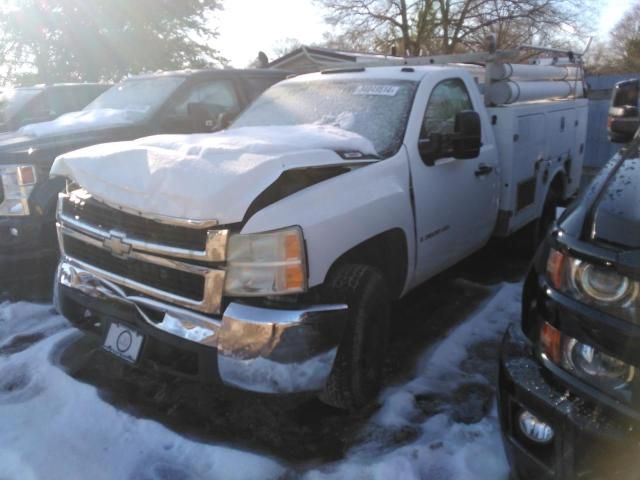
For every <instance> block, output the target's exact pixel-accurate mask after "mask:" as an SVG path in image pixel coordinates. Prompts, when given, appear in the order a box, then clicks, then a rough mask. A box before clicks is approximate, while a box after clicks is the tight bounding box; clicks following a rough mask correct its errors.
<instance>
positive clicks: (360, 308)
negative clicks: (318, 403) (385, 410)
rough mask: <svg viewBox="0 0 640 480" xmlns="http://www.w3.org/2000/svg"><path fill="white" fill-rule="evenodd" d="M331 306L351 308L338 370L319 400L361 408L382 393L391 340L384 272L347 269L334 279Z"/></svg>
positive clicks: (329, 283) (330, 285) (330, 289)
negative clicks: (389, 340)
mask: <svg viewBox="0 0 640 480" xmlns="http://www.w3.org/2000/svg"><path fill="white" fill-rule="evenodd" d="M326 290H327V292H326V296H327V299H328V301H329V302H332V303H334V302H336V303H346V304H347V305H348V306H349V311H348V321H347V325H346V327H345V331H344V335H343V338H342V341H341V343H340V346H339V347H338V353H337V356H336V360H335V362H334V365H333V370H332V372H331V375H330V377H329V380H328V381H327V385H326V387H325V390H324V391H323V392H322V394H321V396H320V399H321V400H322V401H323V402H325V403H327V404H329V405H332V406H334V407H338V408H342V409H357V408H360V407H363V406H364V405H366V404H367V403H369V402H370V401H371V400H373V399H374V398H375V396H376V394H377V393H378V391H379V390H380V386H381V383H382V370H383V366H384V360H385V356H386V355H385V354H386V349H387V344H388V337H389V316H390V296H389V290H388V287H387V285H386V282H385V280H384V277H383V276H382V274H381V273H380V272H379V271H378V270H377V269H375V268H373V267H370V266H367V265H344V266H342V267H339V268H338V269H337V270H336V271H335V272H334V273H333V274H331V275H330V277H329V280H328V281H327V285H326Z"/></svg>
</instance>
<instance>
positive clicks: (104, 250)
mask: <svg viewBox="0 0 640 480" xmlns="http://www.w3.org/2000/svg"><path fill="white" fill-rule="evenodd" d="M137 219H139V222H138V223H136V220H137ZM186 231H188V232H190V233H189V235H187V234H186V233H185V232H186ZM227 236H228V231H227V230H222V229H218V230H211V229H209V230H207V229H202V228H200V229H198V228H194V227H193V226H191V225H189V226H184V225H169V224H165V223H161V222H159V221H155V220H150V219H148V218H143V217H138V216H136V215H133V214H131V213H128V212H122V211H120V210H118V209H115V208H112V207H110V206H108V205H106V204H104V203H101V202H98V201H97V200H95V199H93V198H91V196H90V195H88V194H87V193H86V192H85V191H82V190H80V191H76V192H72V193H71V194H61V195H60V199H59V203H58V237H59V241H60V247H61V250H62V252H63V254H64V255H66V256H67V257H69V258H72V259H74V260H76V261H77V262H80V263H81V264H82V265H83V266H84V267H85V268H87V269H88V270H92V271H93V273H94V274H96V275H98V276H101V277H103V278H105V279H106V280H109V281H111V282H114V283H117V284H120V285H122V286H125V287H128V288H131V289H133V290H135V291H138V292H141V293H143V294H146V295H148V296H151V297H155V298H158V299H161V300H164V301H167V302H171V303H173V304H176V305H180V306H182V307H186V308H191V309H193V310H197V311H200V312H204V313H212V314H215V313H220V304H221V301H222V290H223V287H224V276H225V272H224V270H223V269H221V268H219V267H220V266H221V265H220V264H221V263H222V262H223V261H224V260H225V256H226V241H227ZM196 243H198V245H196ZM185 247H196V248H197V249H191V248H185ZM185 259H186V260H195V261H196V263H193V262H185V261H183V260H185ZM209 264H210V265H211V266H209ZM215 267H218V268H215Z"/></svg>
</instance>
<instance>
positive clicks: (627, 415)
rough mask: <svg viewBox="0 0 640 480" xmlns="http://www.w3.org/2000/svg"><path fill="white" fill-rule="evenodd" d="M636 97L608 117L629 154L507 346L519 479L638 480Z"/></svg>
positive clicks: (556, 235) (547, 255) (608, 173)
mask: <svg viewBox="0 0 640 480" xmlns="http://www.w3.org/2000/svg"><path fill="white" fill-rule="evenodd" d="M638 85H639V82H638V80H631V81H626V82H621V83H620V84H618V85H617V87H616V89H615V91H614V95H613V99H612V103H611V108H610V111H609V135H610V138H611V140H612V141H615V142H619V143H626V142H630V143H628V144H627V145H625V146H624V147H623V148H622V149H621V150H620V152H619V153H618V154H617V155H616V156H615V157H614V158H613V159H612V160H611V161H610V162H609V163H608V164H607V165H606V166H605V167H604V168H603V169H602V171H601V172H600V173H599V174H598V175H597V176H596V178H595V179H594V180H593V182H592V183H591V185H590V186H589V188H587V190H585V192H584V193H583V195H582V197H581V199H580V200H579V201H578V202H576V203H574V204H573V205H572V206H571V207H570V208H568V209H567V210H566V211H565V212H564V213H563V215H562V216H561V217H560V219H559V220H558V222H557V224H556V226H555V228H554V229H553V230H552V231H551V233H550V234H549V235H548V236H547V238H546V240H545V242H544V243H543V244H542V246H541V247H540V249H539V250H538V252H537V255H536V258H535V260H534V262H533V265H532V267H531V270H530V272H529V274H528V276H527V278H526V281H525V286H524V292H523V306H522V323H521V327H519V326H515V325H514V326H512V327H511V328H510V329H509V331H508V332H507V334H506V336H505V338H504V341H503V346H502V351H501V360H500V392H499V398H500V402H499V405H500V419H501V424H502V430H503V436H504V440H505V448H506V452H507V456H508V457H509V460H510V463H511V466H512V468H513V474H514V476H515V477H516V478H519V479H558V480H560V479H563V480H570V479H578V478H580V479H591V478H602V479H605V478H606V479H618V478H624V479H627V478H628V479H637V478H639V474H638V471H639V470H638V460H637V458H638V454H639V453H640V448H639V447H640V443H639V442H640V370H639V368H640V130H638V127H639V125H640V122H639V119H638V99H639V96H638V90H639V89H638ZM634 132H635V135H634Z"/></svg>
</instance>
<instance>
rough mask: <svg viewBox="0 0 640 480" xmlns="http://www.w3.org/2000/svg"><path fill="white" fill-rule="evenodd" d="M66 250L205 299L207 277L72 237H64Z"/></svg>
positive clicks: (177, 292) (113, 269) (102, 266)
mask: <svg viewBox="0 0 640 480" xmlns="http://www.w3.org/2000/svg"><path fill="white" fill-rule="evenodd" d="M64 248H65V253H66V254H67V255H69V256H70V257H72V258H75V259H76V260H80V261H81V262H85V263H88V264H89V265H92V266H94V267H96V268H100V269H101V270H106V271H108V272H111V273H114V274H116V275H120V276H122V277H126V278H129V279H131V280H134V281H136V282H140V283H144V284H145V285H149V286H150V287H153V288H157V289H160V290H163V291H166V292H169V293H172V294H174V295H179V296H181V297H186V298H189V299H191V300H197V301H200V300H202V296H203V294H204V277H202V276H201V275H194V274H192V273H187V272H181V271H179V270H174V269H172V268H167V267H162V266H160V265H154V264H152V263H146V262H141V261H139V260H133V259H131V258H127V259H124V258H118V257H114V256H113V255H111V253H109V252H108V251H107V250H103V249H101V248H97V247H94V246H92V245H89V244H88V243H85V242H82V241H81V240H77V239H75V238H72V237H66V238H65V239H64Z"/></svg>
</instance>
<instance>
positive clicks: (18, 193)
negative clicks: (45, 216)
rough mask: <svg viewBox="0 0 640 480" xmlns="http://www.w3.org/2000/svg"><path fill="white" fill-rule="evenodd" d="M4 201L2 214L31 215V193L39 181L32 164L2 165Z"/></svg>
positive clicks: (0, 208)
mask: <svg viewBox="0 0 640 480" xmlns="http://www.w3.org/2000/svg"><path fill="white" fill-rule="evenodd" d="M0 181H1V182H2V193H3V195H2V197H4V198H3V199H2V201H1V202H0V215H4V216H22V215H29V195H31V192H32V191H33V188H34V186H35V184H36V182H37V177H36V169H35V167H33V166H32V165H3V166H0Z"/></svg>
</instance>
